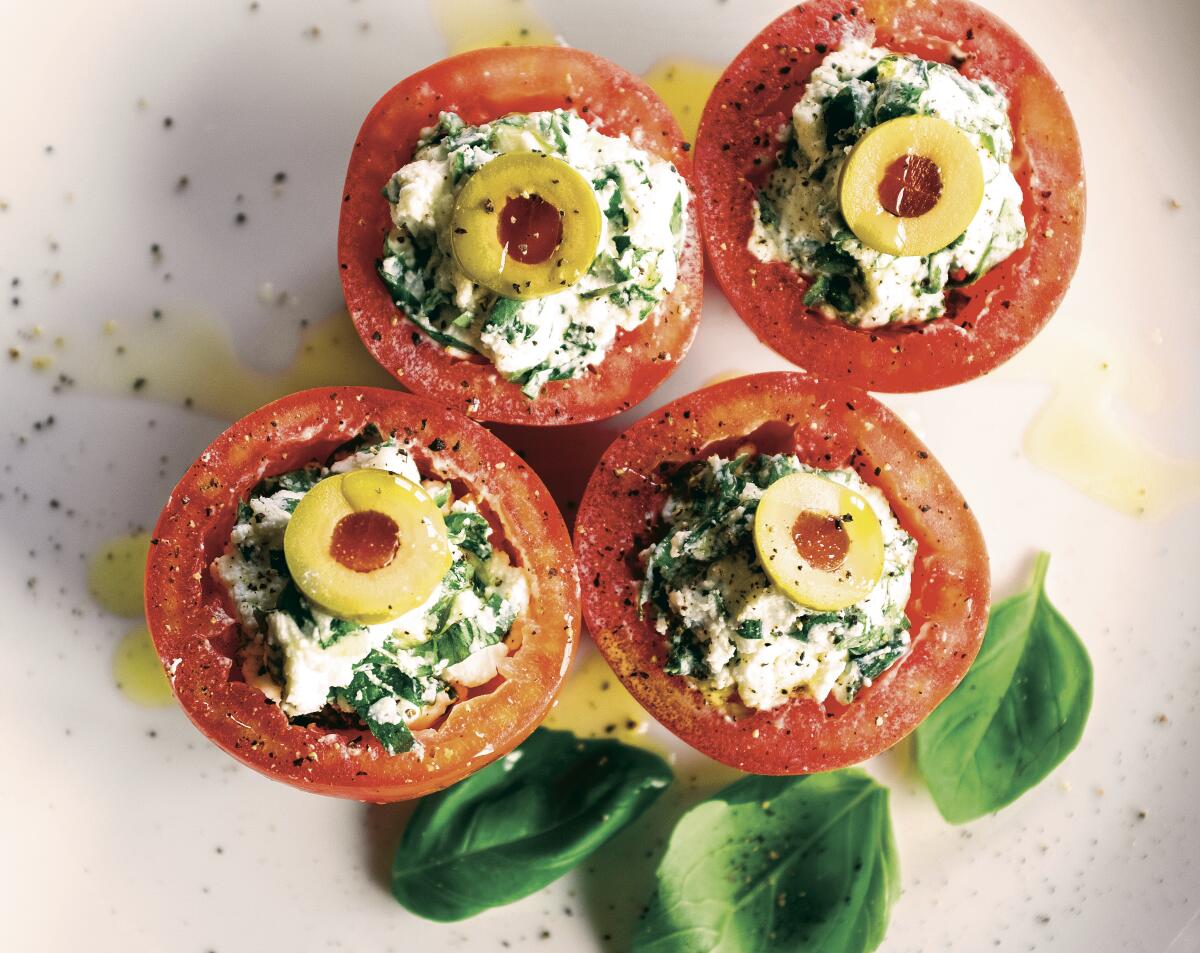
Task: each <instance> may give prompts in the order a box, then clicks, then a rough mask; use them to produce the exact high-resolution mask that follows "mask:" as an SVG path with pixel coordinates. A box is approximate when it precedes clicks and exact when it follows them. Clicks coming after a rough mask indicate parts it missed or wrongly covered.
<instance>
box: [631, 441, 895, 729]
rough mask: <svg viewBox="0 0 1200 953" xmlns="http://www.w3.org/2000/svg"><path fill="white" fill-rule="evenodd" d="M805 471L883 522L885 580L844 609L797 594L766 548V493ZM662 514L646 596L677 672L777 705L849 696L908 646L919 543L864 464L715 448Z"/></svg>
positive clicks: (746, 700)
mask: <svg viewBox="0 0 1200 953" xmlns="http://www.w3.org/2000/svg"><path fill="white" fill-rule="evenodd" d="M800 470H806V471H809V472H816V473H819V474H820V475H821V476H823V477H825V478H826V479H829V480H832V481H834V482H835V483H840V484H842V485H843V486H846V487H848V488H849V489H851V490H854V491H855V492H856V493H859V494H860V495H862V496H863V497H864V498H865V499H866V500H867V502H868V503H869V504H870V506H871V508H872V510H874V512H875V515H876V516H877V517H878V518H879V522H880V526H881V527H882V529H883V539H884V567H883V573H882V575H881V577H880V580H879V582H878V583H877V584H876V585H875V587H874V589H872V590H871V592H870V593H869V594H868V595H867V597H866V598H865V599H863V600H862V601H861V602H859V603H857V604H855V605H853V606H851V607H849V608H847V609H842V610H839V611H837V612H818V611H816V610H813V609H809V608H808V607H806V606H802V605H800V604H799V603H796V602H794V601H793V600H792V599H791V598H789V597H788V596H787V595H785V594H784V593H783V592H782V591H781V590H780V589H779V588H778V587H776V586H775V585H774V584H773V583H772V582H771V580H770V579H769V577H768V576H767V574H766V571H765V570H764V569H763V567H762V564H761V563H760V562H759V560H758V556H757V554H756V553H755V549H754V538H753V523H754V513H755V511H756V509H757V506H758V501H759V499H760V498H761V496H762V493H763V491H764V490H765V489H766V488H767V487H768V486H770V484H771V483H773V482H774V481H775V480H777V479H779V478H781V477H783V476H786V475H787V474H789V473H794V472H797V471H800ZM662 515H663V522H664V523H665V525H666V535H665V536H664V538H663V540H662V541H661V542H659V543H657V544H656V545H654V546H651V547H650V548H649V549H647V550H646V551H645V552H644V553H643V554H642V558H643V561H644V563H645V566H646V581H645V584H644V586H643V601H644V602H645V603H648V604H649V606H650V607H651V608H652V610H653V612H654V615H655V625H656V627H657V629H658V631H659V632H660V633H662V634H663V636H664V637H665V638H666V640H667V643H668V646H669V649H670V652H669V658H668V662H667V669H668V671H672V672H674V673H677V674H680V675H684V676H686V677H688V678H689V680H691V681H692V682H693V684H695V685H696V686H697V687H699V688H701V689H702V690H704V691H706V692H708V693H710V694H716V695H718V696H721V697H728V696H730V695H731V694H736V696H737V698H738V700H739V701H740V702H741V703H742V704H744V705H746V706H747V707H749V708H755V709H761V710H769V709H772V708H776V707H778V706H779V705H781V704H783V703H784V702H786V701H787V700H788V699H789V698H792V697H795V696H798V695H806V696H809V697H812V698H814V699H816V700H817V701H819V702H820V701H824V700H825V699H826V698H828V697H829V696H830V695H832V696H833V697H834V698H836V699H837V700H838V701H839V702H841V703H842V704H849V703H850V702H852V701H853V699H854V696H855V695H856V694H857V692H858V691H859V689H861V688H862V687H863V686H864V685H869V684H870V683H871V680H872V679H873V678H876V677H878V675H879V674H880V672H882V671H883V670H884V669H885V668H887V667H888V666H890V665H892V664H894V663H895V662H896V661H898V660H899V659H900V658H901V657H902V656H903V655H904V653H905V651H906V649H907V646H908V642H909V636H908V620H907V619H906V618H905V616H904V607H905V605H906V604H907V602H908V595H909V589H910V586H911V580H912V569H913V563H914V560H915V558H916V541H915V540H914V539H913V538H912V537H911V536H910V535H909V534H908V533H906V532H905V531H904V529H903V528H902V527H901V526H900V524H899V522H898V521H897V520H896V517H895V515H894V514H893V513H892V510H891V507H890V506H889V505H888V502H887V498H886V497H885V496H884V495H883V493H882V492H880V491H879V490H878V489H876V488H874V487H872V486H869V485H867V484H866V483H864V482H863V480H862V479H861V478H860V477H859V476H858V474H857V473H855V472H854V471H853V470H848V469H847V470H821V471H818V470H813V468H811V467H807V466H805V465H804V464H802V463H800V461H799V459H798V458H796V457H795V456H785V455H780V456H759V455H755V454H749V455H745V456H741V457H738V458H736V459H733V460H728V459H723V458H721V457H716V456H714V457H710V458H709V459H708V460H707V461H704V462H703V463H701V464H699V465H697V466H696V467H694V468H693V469H692V470H691V471H689V472H686V473H685V474H683V476H682V477H681V478H680V479H677V481H676V483H675V486H674V487H673V489H672V493H671V496H670V497H669V498H668V500H667V502H666V505H665V507H664V509H663V514H662Z"/></svg>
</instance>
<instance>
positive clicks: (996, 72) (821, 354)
mask: <svg viewBox="0 0 1200 953" xmlns="http://www.w3.org/2000/svg"><path fill="white" fill-rule="evenodd" d="M872 31H874V37H875V38H874V43H875V45H877V46H883V47H887V48H888V49H890V50H893V51H895V52H903V53H913V54H916V55H918V56H921V57H923V58H925V59H927V60H935V61H938V62H942V63H956V64H961V65H960V69H961V70H962V72H963V73H965V74H966V75H967V76H978V75H980V74H984V75H987V76H989V77H991V78H992V79H993V80H994V81H995V82H996V83H997V85H999V86H1000V87H1001V88H1002V89H1003V91H1004V92H1005V94H1006V95H1007V96H1008V99H1009V118H1010V119H1011V121H1012V126H1013V135H1014V140H1015V148H1014V152H1013V163H1012V171H1013V174H1014V176H1015V177H1016V179H1017V181H1018V183H1020V185H1021V189H1022V191H1023V193H1024V196H1025V201H1024V204H1023V205H1022V208H1021V210H1022V212H1023V214H1024V216H1025V224H1026V227H1027V229H1028V232H1029V238H1028V239H1027V240H1026V242H1025V245H1024V246H1023V247H1022V248H1021V249H1020V250H1019V251H1017V252H1016V253H1014V254H1013V255H1012V256H1011V257H1009V258H1008V259H1007V260H1005V261H1004V262H1002V263H1001V264H1000V265H997V266H996V267H995V268H993V269H992V270H991V271H990V272H988V274H986V275H985V276H984V277H983V278H982V279H980V280H979V281H977V282H975V283H974V284H972V285H969V286H967V287H965V288H962V289H959V290H957V291H951V292H949V293H948V298H947V313H946V315H944V316H943V317H941V318H938V319H936V320H934V321H932V322H930V323H928V324H925V325H910V326H908V327H897V328H890V329H889V328H875V329H855V328H850V327H846V326H845V325H842V324H840V323H838V322H834V321H830V320H828V319H826V318H823V317H821V316H820V315H819V314H817V313H816V312H814V311H813V310H811V309H809V308H808V307H806V306H805V304H804V294H805V292H806V291H807V290H808V287H809V282H808V281H807V280H806V279H805V278H803V277H801V276H800V274H799V273H797V272H796V270H795V269H794V268H792V267H791V266H790V265H788V264H787V263H784V262H772V263H769V264H767V263H763V262H761V261H759V260H758V259H757V258H755V257H754V255H753V254H751V252H750V251H749V249H748V248H747V241H748V240H749V237H750V231H751V225H752V217H753V208H752V203H753V201H754V196H755V193H756V191H757V190H758V189H759V188H761V187H762V185H763V183H764V182H765V180H766V178H767V176H768V175H769V174H770V172H771V170H772V169H773V168H774V167H775V153H776V151H777V150H778V148H779V143H778V138H777V135H778V132H779V130H780V129H781V128H783V127H784V126H785V125H786V124H787V123H789V122H790V121H791V110H792V107H793V106H794V105H795V103H796V102H797V100H799V99H800V97H801V95H803V93H804V88H805V86H806V84H807V81H808V77H809V75H810V74H811V73H812V71H813V69H815V68H816V67H817V66H818V65H819V64H820V62H821V60H822V59H824V57H825V55H826V53H827V52H828V51H830V50H834V49H837V48H838V47H839V46H840V45H841V44H842V43H843V42H844V40H845V39H846V38H848V37H866V38H869V37H870V36H871V33H872ZM696 181H697V191H698V194H699V196H700V217H701V228H702V231H703V233H704V238H705V245H706V247H707V250H708V257H709V262H710V263H711V265H712V268H713V272H714V274H715V275H716V278H717V281H718V282H719V283H720V285H721V288H722V289H723V290H724V292H725V294H726V296H727V297H728V298H729V300H730V301H731V302H732V303H733V306H734V308H736V309H737V311H738V313H739V314H740V315H741V317H742V320H744V321H745V322H746V323H747V324H748V325H749V326H750V328H751V329H752V330H753V331H754V333H755V334H757V335H758V337H759V338H760V339H761V340H762V341H763V342H764V343H765V344H767V345H769V346H770V347H772V348H774V349H775V350H776V351H778V352H779V353H780V354H782V355H783V356H784V357H786V358H787V359H788V360H790V361H792V362H794V363H796V364H798V365H800V366H801V367H803V368H804V369H806V370H808V371H810V372H811V373H814V374H816V375H818V376H820V377H827V378H831V379H835V380H836V379H841V380H846V381H848V382H850V383H853V384H856V385H858V386H860V387H865V388H870V389H872V390H882V391H917V390H932V389H934V388H938V387H945V386H947V385H949V384H956V383H959V382H961V381H965V380H970V379H971V378H974V377H978V376H979V375H981V374H985V373H987V372H988V371H990V370H991V369H992V368H994V367H996V366H997V365H998V364H1001V363H1002V362H1004V361H1006V360H1007V359H1008V358H1010V357H1012V355H1013V354H1015V353H1016V352H1017V351H1018V350H1020V349H1021V348H1022V347H1023V346H1024V345H1025V344H1026V343H1028V342H1029V340H1030V339H1032V338H1033V336H1034V335H1035V334H1037V332H1038V331H1039V330H1041V328H1042V326H1043V325H1045V323H1046V322H1047V321H1048V320H1049V319H1050V316H1051V315H1052V314H1053V313H1054V310H1055V308H1057V307H1058V303H1059V301H1060V300H1061V299H1062V296H1063V294H1064V293H1065V292H1066V290H1067V284H1068V283H1069V282H1070V280H1071V276H1072V275H1073V274H1074V272H1075V266H1076V265H1077V264H1078V262H1079V248H1080V242H1081V241H1082V237H1083V220H1084V205H1085V202H1084V184H1083V157H1082V155H1081V154H1080V151H1079V136H1078V134H1077V133H1076V131H1075V123H1074V122H1073V121H1072V119H1071V113H1070V110H1069V109H1068V108H1067V103H1066V100H1065V99H1064V98H1063V94H1062V90H1060V89H1059V88H1058V86H1057V84H1056V83H1055V82H1054V79H1053V78H1052V77H1051V76H1050V73H1049V72H1048V71H1047V69H1046V67H1045V65H1044V64H1043V63H1042V61H1041V60H1039V59H1038V58H1037V56H1036V54H1034V52H1033V51H1032V50H1031V49H1030V48H1029V47H1028V46H1026V45H1025V43H1024V42H1023V41H1022V40H1021V39H1020V38H1019V37H1018V36H1017V35H1016V34H1015V33H1013V31H1012V30H1011V29H1010V28H1009V27H1008V26H1007V25H1006V24H1005V23H1003V22H1002V21H1001V20H999V19H998V18H997V17H995V16H993V15H992V14H990V13H988V12H987V11H986V10H982V9H980V8H979V7H977V6H975V5H974V4H973V3H968V2H965V0H941V2H939V3H936V4H934V3H911V2H909V3H905V2H902V0H809V2H807V3H802V4H800V5H799V6H797V7H794V8H793V9H791V10H789V11H788V12H787V13H785V14H783V16H781V17H779V18H778V19H777V20H775V21H773V22H772V23H771V24H770V25H769V26H767V28H766V29H765V30H763V31H762V32H761V33H760V34H759V35H758V36H756V37H755V38H754V39H753V40H752V41H751V42H750V44H749V45H748V46H747V47H746V48H745V49H744V50H742V52H741V53H740V54H738V56H737V58H736V59H735V60H734V61H733V63H732V64H730V66H729V68H728V69H727V70H726V71H725V73H724V75H723V76H722V77H721V79H720V80H719V81H718V82H717V86H716V89H715V90H714V92H713V95H712V97H711V98H710V99H709V101H708V105H707V106H706V107H705V110H704V115H703V118H702V120H701V123H700V134H699V136H698V138H697V143H696Z"/></svg>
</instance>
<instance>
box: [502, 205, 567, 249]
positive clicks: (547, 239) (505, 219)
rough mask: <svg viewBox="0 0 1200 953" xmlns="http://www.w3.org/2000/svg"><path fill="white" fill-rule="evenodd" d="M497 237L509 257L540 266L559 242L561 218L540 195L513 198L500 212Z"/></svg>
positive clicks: (560, 240) (561, 233) (556, 210)
mask: <svg viewBox="0 0 1200 953" xmlns="http://www.w3.org/2000/svg"><path fill="white" fill-rule="evenodd" d="M496 237H497V238H498V239H499V240H500V244H501V245H502V246H507V248H508V255H509V257H510V258H515V259H516V260H517V261H519V262H521V263H523V264H526V265H540V264H541V263H542V262H544V261H547V260H548V259H549V258H550V256H551V255H553V254H554V250H555V249H556V248H558V246H559V245H560V244H561V243H562V237H563V227H562V216H561V215H560V214H559V211H558V209H557V208H555V207H554V206H553V205H551V204H550V203H549V202H547V201H546V200H545V199H543V198H542V197H541V196H539V195H528V196H526V195H518V196H514V197H513V198H510V199H509V200H508V202H507V203H505V206H504V208H503V209H502V210H501V212H500V220H499V221H498V222H497V223H496Z"/></svg>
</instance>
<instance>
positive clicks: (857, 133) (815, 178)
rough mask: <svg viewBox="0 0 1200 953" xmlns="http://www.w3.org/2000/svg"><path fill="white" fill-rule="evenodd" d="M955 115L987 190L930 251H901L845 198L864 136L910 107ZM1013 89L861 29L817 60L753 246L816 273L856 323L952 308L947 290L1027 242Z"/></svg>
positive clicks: (926, 317)
mask: <svg viewBox="0 0 1200 953" xmlns="http://www.w3.org/2000/svg"><path fill="white" fill-rule="evenodd" d="M909 115H924V116H934V117H937V118H939V119H943V120H946V121H947V122H950V123H953V124H954V125H955V126H957V127H958V128H959V129H960V130H962V132H963V133H965V134H966V136H967V137H968V139H969V140H970V141H971V142H972V143H973V144H974V146H975V149H976V151H977V153H978V155H979V161H980V163H981V165H982V168H983V178H984V192H983V202H982V204H981V205H980V207H979V210H978V211H977V212H976V213H975V217H974V218H973V219H972V220H971V223H970V225H969V226H968V227H967V229H966V231H965V232H963V234H962V235H960V236H958V237H957V238H955V239H954V241H952V242H951V243H950V244H949V245H948V246H946V247H945V248H943V249H941V250H940V251H937V252H934V253H933V254H930V255H911V256H894V255H888V254H885V253H883V252H879V251H876V250H875V249H873V248H870V247H869V246H867V245H865V244H863V242H861V241H860V240H859V239H858V238H857V237H856V236H855V235H854V233H853V232H851V231H850V229H849V228H848V227H847V225H846V222H845V219H843V217H842V215H841V212H840V210H839V206H838V180H839V177H840V175H841V171H842V166H843V165H844V164H845V162H846V157H847V156H848V155H849V153H850V151H851V149H852V148H853V147H854V145H855V143H856V142H857V141H858V140H859V139H861V138H862V136H863V135H865V134H866V133H867V132H868V131H869V130H870V129H872V128H873V127H875V126H877V125H879V124H881V123H884V122H887V121H889V120H891V119H896V118H898V117H900V116H909ZM1012 151H1013V135H1012V127H1011V125H1010V123H1009V119H1008V101H1007V99H1006V97H1005V96H1004V94H1003V93H1002V92H1001V91H1000V90H999V88H998V87H997V86H996V84H995V83H993V82H992V81H991V80H989V79H988V78H987V77H979V78H977V79H968V78H966V77H965V76H963V75H962V74H961V73H959V72H958V71H957V70H955V69H953V68H952V67H950V66H946V65H944V64H942V63H934V62H930V61H927V60H923V59H920V58H919V57H916V56H911V55H907V54H895V53H891V52H889V51H888V50H886V49H882V48H879V47H875V48H872V47H871V46H870V45H869V44H867V43H866V42H865V41H863V40H852V41H850V42H848V43H847V44H846V45H845V46H844V47H842V49H840V50H837V51H836V52H833V53H830V54H829V55H828V56H827V57H825V59H824V61H823V62H822V63H821V65H820V66H819V67H817V69H815V70H814V71H813V74H812V77H811V78H810V80H809V83H808V86H807V88H806V89H805V91H804V95H803V96H802V97H801V98H800V101H799V102H797V103H796V105H795V107H794V108H793V110H792V122H791V125H790V127H789V128H788V129H787V130H786V132H785V133H784V134H783V148H782V150H781V151H780V153H779V164H778V167H777V168H776V169H775V170H774V171H773V172H772V173H771V175H770V177H769V178H768V180H767V183H766V185H765V187H764V188H763V189H762V191H761V192H760V193H759V194H758V197H757V200H756V202H755V204H754V224H753V230H752V232H751V235H750V240H749V248H750V251H751V252H752V253H753V254H754V255H755V257H757V258H758V259H759V260H760V261H764V262H772V261H781V262H787V263H788V264H791V265H792V266H793V267H795V268H796V269H797V270H799V271H800V272H801V273H802V274H804V275H805V276H806V277H808V278H809V279H810V280H811V286H810V288H809V291H808V293H807V295H806V297H805V303H806V304H808V305H809V306H810V307H814V308H817V309H819V310H820V311H821V312H822V313H824V314H825V315H826V316H827V317H829V318H831V319H834V320H838V321H842V322H843V323H845V324H847V325H850V326H852V327H863V328H875V327H881V326H884V325H889V324H919V323H923V322H926V321H931V320H933V319H934V318H937V317H940V316H941V315H943V314H944V313H945V312H946V292H947V291H948V290H951V289H953V288H955V287H959V286H963V285H968V284H970V283H972V282H974V281H977V280H978V279H979V278H980V277H982V276H983V274H984V273H986V272H987V271H988V270H990V269H991V268H993V267H995V266H996V265H998V264H999V263H1000V262H1002V261H1004V259H1006V258H1007V257H1008V256H1009V255H1011V254H1012V253H1013V252H1014V251H1016V250H1017V249H1018V248H1020V247H1021V246H1022V245H1023V244H1024V243H1025V238H1026V230H1025V220H1024V218H1023V217H1022V214H1021V202H1022V193H1021V187H1020V185H1019V184H1018V183H1017V180H1016V179H1015V178H1014V177H1013V174H1012V170H1011V168H1010V165H1011V162H1012Z"/></svg>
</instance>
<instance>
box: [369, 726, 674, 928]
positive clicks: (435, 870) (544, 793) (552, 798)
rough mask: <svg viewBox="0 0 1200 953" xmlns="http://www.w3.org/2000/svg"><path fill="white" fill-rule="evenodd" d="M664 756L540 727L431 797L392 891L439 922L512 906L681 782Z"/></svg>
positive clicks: (416, 821) (404, 848) (415, 823)
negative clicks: (674, 781)
mask: <svg viewBox="0 0 1200 953" xmlns="http://www.w3.org/2000/svg"><path fill="white" fill-rule="evenodd" d="M671 780H672V774H671V769H670V767H669V766H668V765H667V763H666V762H665V761H664V760H663V759H662V758H660V757H658V756H657V755H654V754H651V753H650V752H648V751H643V750H642V749H640V748H634V747H631V746H629V745H625V744H622V743H621V742H619V741H614V740H611V739H601V740H581V739H579V738H576V737H575V736H574V735H573V734H571V733H570V732H565V731H551V730H549V729H546V728H539V729H538V730H537V731H535V732H534V733H533V734H532V735H531V736H530V737H529V739H528V740H527V741H526V742H525V743H524V744H522V745H521V747H520V748H518V749H517V750H516V751H514V752H512V753H511V754H509V755H506V756H505V757H503V758H501V759H500V760H498V761H496V762H495V763H493V764H490V765H488V766H487V767H486V768H484V769H483V770H481V771H477V772H476V773H475V774H473V775H471V776H470V777H469V778H467V779H466V780H464V781H460V782H459V783H458V784H456V785H455V786H454V787H452V788H449V789H448V790H446V791H441V792H439V793H437V794H434V795H431V796H430V797H427V798H425V799H424V800H422V801H421V803H420V805H419V806H418V807H417V810H416V812H415V813H414V814H413V816H412V820H410V821H409V824H408V827H407V828H406V829H405V831H404V837H403V838H402V840H401V842H400V847H399V848H398V850H397V852H396V857H395V861H394V863H393V865H392V893H393V894H394V895H395V897H396V899H397V900H398V901H399V902H400V903H401V904H403V905H404V906H405V907H407V908H408V909H409V910H411V911H412V912H413V913H416V914H419V915H420V916H423V917H427V918H428V919H430V920H442V921H449V920H461V919H464V918H466V917H470V916H474V915H475V914H477V913H479V912H480V911H482V910H486V909H488V908H489V907H496V906H500V905H502V904H506V903H512V902H513V901H515V900H519V899H521V898H522V897H525V896H528V895H529V894H531V893H534V892H535V891H537V890H540V889H541V888H542V887H545V886H546V885H547V884H549V883H552V882H553V881H555V880H557V879H558V878H559V877H561V876H562V875H563V874H565V873H567V872H568V871H569V870H571V869H572V868H573V867H575V866H576V865H577V864H579V863H580V862H581V861H583V860H584V859H585V858H586V857H587V856H589V855H590V854H591V853H592V852H593V851H595V850H596V849H597V848H598V847H600V846H601V845H602V844H604V843H605V842H606V841H608V840H609V838H611V837H612V836H613V835H614V834H616V833H617V832H618V831H620V830H621V829H622V828H623V827H625V826H626V825H627V824H629V823H630V822H632V821H633V820H635V819H636V818H637V817H639V816H641V814H642V813H643V812H644V811H645V810H646V809H647V808H648V807H649V806H650V805H651V804H652V803H653V802H654V801H655V800H657V798H658V797H659V795H660V794H662V792H663V790H664V789H665V788H666V787H667V785H668V784H670V783H671Z"/></svg>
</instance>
